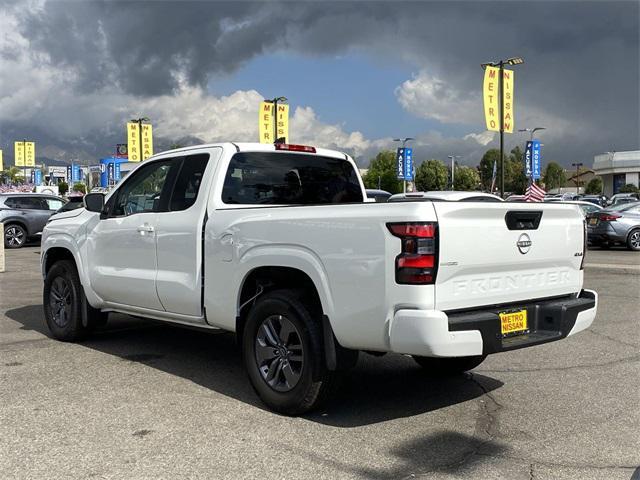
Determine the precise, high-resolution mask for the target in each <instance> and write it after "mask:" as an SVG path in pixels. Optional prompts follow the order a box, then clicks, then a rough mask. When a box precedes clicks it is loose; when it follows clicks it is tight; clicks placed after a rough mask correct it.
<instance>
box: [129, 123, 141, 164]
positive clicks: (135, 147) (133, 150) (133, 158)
mask: <svg viewBox="0 0 640 480" xmlns="http://www.w3.org/2000/svg"><path fill="white" fill-rule="evenodd" d="M127 155H128V156H129V161H130V162H139V161H140V158H141V157H140V131H139V129H138V124H137V123H136V122H127Z"/></svg>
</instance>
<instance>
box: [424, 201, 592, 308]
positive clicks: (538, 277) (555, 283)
mask: <svg viewBox="0 0 640 480" xmlns="http://www.w3.org/2000/svg"><path fill="white" fill-rule="evenodd" d="M433 206H434V208H435V211H436V214H437V217H438V229H439V232H438V235H439V248H438V253H439V269H438V274H437V280H436V302H435V303H436V308H437V309H438V310H445V311H446V310H456V309H469V308H474V307H480V306H488V305H496V304H504V303H510V302H520V301H524V300H532V299H540V298H547V297H553V296H560V295H566V294H570V293H575V292H578V291H579V289H580V287H581V284H582V272H581V270H580V266H581V261H582V256H583V255H584V252H583V248H584V247H583V242H584V225H583V217H582V214H581V213H580V210H579V208H578V207H577V206H575V205H549V204H544V205H542V204H508V203H507V204H505V203H496V204H492V203H459V202H434V203H433Z"/></svg>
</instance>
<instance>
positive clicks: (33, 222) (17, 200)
mask: <svg viewBox="0 0 640 480" xmlns="http://www.w3.org/2000/svg"><path fill="white" fill-rule="evenodd" d="M65 203H66V201H65V200H64V199H62V198H61V197H56V196H55V195H45V194H38V193H2V194H0V223H4V246H5V247H6V248H20V247H22V246H23V245H24V244H25V243H26V241H27V240H28V239H29V238H30V237H35V236H36V235H40V233H42V229H43V228H44V226H45V224H46V223H47V220H49V217H50V216H51V215H53V214H54V213H55V212H56V210H58V209H59V208H60V207H62V206H63V205H64V204H65Z"/></svg>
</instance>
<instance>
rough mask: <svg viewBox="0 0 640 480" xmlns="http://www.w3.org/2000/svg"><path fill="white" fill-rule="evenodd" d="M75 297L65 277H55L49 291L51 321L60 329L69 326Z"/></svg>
mask: <svg viewBox="0 0 640 480" xmlns="http://www.w3.org/2000/svg"><path fill="white" fill-rule="evenodd" d="M72 302H73V295H72V291H71V286H70V285H69V283H68V281H67V279H66V278H64V277H55V278H54V279H53V281H52V282H51V289H50V291H49V309H50V311H51V319H52V320H53V322H54V323H55V324H56V325H57V326H58V327H60V328H65V327H66V326H67V325H68V324H69V320H70V317H71V309H72Z"/></svg>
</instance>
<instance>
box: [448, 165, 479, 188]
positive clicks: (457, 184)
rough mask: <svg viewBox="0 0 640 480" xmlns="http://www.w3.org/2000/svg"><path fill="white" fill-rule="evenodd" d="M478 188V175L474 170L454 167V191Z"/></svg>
mask: <svg viewBox="0 0 640 480" xmlns="http://www.w3.org/2000/svg"><path fill="white" fill-rule="evenodd" d="M479 186H480V175H479V174H478V171H477V170H476V169H475V168H472V167H466V166H464V165H463V166H457V165H456V175H455V178H454V189H455V190H467V191H469V190H476V189H477V188H478V187H479Z"/></svg>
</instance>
